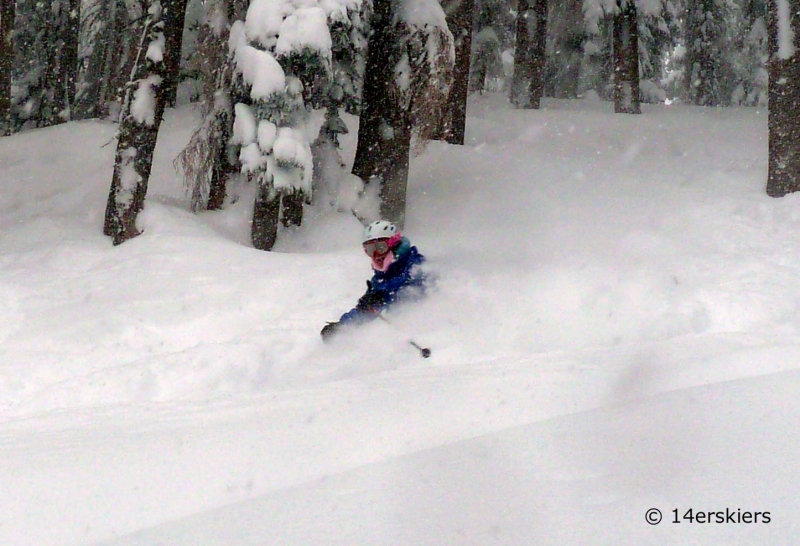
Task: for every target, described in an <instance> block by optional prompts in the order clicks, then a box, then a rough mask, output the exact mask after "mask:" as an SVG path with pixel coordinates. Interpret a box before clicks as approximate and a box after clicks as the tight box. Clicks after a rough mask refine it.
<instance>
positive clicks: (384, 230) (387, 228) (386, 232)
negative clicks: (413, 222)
mask: <svg viewBox="0 0 800 546" xmlns="http://www.w3.org/2000/svg"><path fill="white" fill-rule="evenodd" d="M398 233H400V230H398V229H397V226H396V225H394V224H393V223H391V222H387V221H386V220H378V221H377V222H372V223H371V224H370V225H368V226H367V227H365V228H364V235H363V237H361V243H362V244H363V243H366V242H367V241H372V240H374V239H389V238H391V237H392V236H394V235H397V234H398Z"/></svg>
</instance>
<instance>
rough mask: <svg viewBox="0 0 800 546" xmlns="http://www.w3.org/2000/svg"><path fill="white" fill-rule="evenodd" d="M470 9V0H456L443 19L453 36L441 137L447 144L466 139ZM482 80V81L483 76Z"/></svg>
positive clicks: (471, 5) (470, 31)
mask: <svg viewBox="0 0 800 546" xmlns="http://www.w3.org/2000/svg"><path fill="white" fill-rule="evenodd" d="M474 6H475V3H474V0H458V3H457V4H456V5H455V6H453V7H452V11H450V12H448V16H447V26H448V28H449V29H450V32H452V33H453V37H454V38H455V45H456V61H455V67H454V71H453V85H452V86H451V87H450V95H449V97H450V98H449V100H448V105H447V111H446V113H445V120H444V125H445V130H444V138H445V140H446V141H447V142H449V143H450V144H458V145H463V144H464V137H465V136H466V127H467V97H468V95H469V69H470V58H471V56H472V20H473V16H472V14H473V11H474ZM483 77H484V79H485V78H486V76H485V74H484V76H483ZM481 87H482V86H481Z"/></svg>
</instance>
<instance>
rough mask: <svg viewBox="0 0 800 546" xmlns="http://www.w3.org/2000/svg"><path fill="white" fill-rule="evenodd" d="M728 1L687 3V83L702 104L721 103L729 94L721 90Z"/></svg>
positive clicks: (690, 96)
mask: <svg viewBox="0 0 800 546" xmlns="http://www.w3.org/2000/svg"><path fill="white" fill-rule="evenodd" d="M725 15H726V14H725V2H722V1H720V0H691V1H688V2H687V3H686V23H685V24H686V85H687V91H688V94H689V98H690V100H691V101H692V102H693V103H694V104H696V105H698V106H719V105H722V104H724V103H725V101H726V99H727V98H728V97H725V96H724V93H723V92H722V90H721V83H723V80H724V79H725V78H724V76H725V74H724V59H725V51H723V48H724V46H725V24H726V17H725Z"/></svg>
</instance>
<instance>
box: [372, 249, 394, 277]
mask: <svg viewBox="0 0 800 546" xmlns="http://www.w3.org/2000/svg"><path fill="white" fill-rule="evenodd" d="M392 262H394V252H391V251H390V252H387V253H386V255H385V256H383V257H381V256H373V258H372V269H374V270H375V271H380V272H382V273H385V272H386V270H387V269H389V266H390V265H392Z"/></svg>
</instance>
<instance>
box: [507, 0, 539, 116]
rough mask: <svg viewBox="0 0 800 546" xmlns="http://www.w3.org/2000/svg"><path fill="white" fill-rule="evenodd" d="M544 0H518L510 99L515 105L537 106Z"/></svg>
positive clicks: (520, 106) (519, 106) (524, 106)
mask: <svg viewBox="0 0 800 546" xmlns="http://www.w3.org/2000/svg"><path fill="white" fill-rule="evenodd" d="M546 47H547V0H519V3H518V13H517V23H516V49H515V51H516V54H515V56H514V76H513V80H512V82H511V92H510V96H509V99H510V101H511V104H513V105H514V106H516V107H517V108H539V105H540V102H541V99H542V96H543V95H544V73H545V65H546V63H547V49H546Z"/></svg>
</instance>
